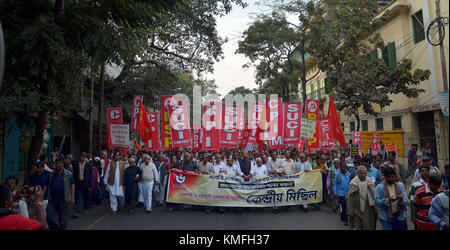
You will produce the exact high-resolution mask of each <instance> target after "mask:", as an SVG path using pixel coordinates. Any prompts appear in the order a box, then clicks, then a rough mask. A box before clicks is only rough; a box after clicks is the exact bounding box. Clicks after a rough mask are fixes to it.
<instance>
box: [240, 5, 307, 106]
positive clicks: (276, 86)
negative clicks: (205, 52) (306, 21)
mask: <svg viewBox="0 0 450 250" xmlns="http://www.w3.org/2000/svg"><path fill="white" fill-rule="evenodd" d="M242 38H243V40H242V41H240V42H239V48H238V49H237V51H236V53H240V54H244V55H245V56H246V57H248V58H249V59H250V63H248V64H245V65H244V67H249V66H250V65H253V66H255V68H256V75H255V78H256V83H257V84H259V85H260V87H261V89H262V93H264V91H265V90H267V89H272V90H276V91H275V92H272V93H270V94H277V93H278V94H280V96H282V97H283V99H284V100H288V99H289V92H294V93H296V92H297V91H296V90H297V86H298V81H297V80H296V79H295V78H296V77H290V76H292V75H293V74H294V70H295V69H296V68H297V67H299V64H298V62H297V61H296V60H294V59H293V58H292V56H293V54H294V52H295V51H296V47H297V40H298V37H297V33H296V30H295V28H294V27H291V26H290V25H289V23H288V21H287V20H286V16H285V15H284V14H283V13H281V12H273V13H271V14H270V15H259V16H258V17H257V19H256V20H255V21H254V22H253V23H252V24H251V25H250V26H249V27H248V29H247V30H246V31H244V33H243V35H242ZM266 84H268V85H269V86H266V87H265V88H264V85H266Z"/></svg>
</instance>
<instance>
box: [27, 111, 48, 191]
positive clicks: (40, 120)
mask: <svg viewBox="0 0 450 250" xmlns="http://www.w3.org/2000/svg"><path fill="white" fill-rule="evenodd" d="M46 121H47V112H46V111H41V112H39V114H38V117H36V118H35V119H34V124H35V127H34V135H33V137H32V138H31V144H30V152H29V153H28V160H27V165H26V167H25V178H24V183H23V184H24V185H26V184H27V182H28V176H30V175H31V170H32V169H33V166H34V163H35V162H36V161H37V159H38V157H39V151H40V149H41V145H42V140H43V139H44V138H43V137H44V135H43V131H44V126H45V122H46Z"/></svg>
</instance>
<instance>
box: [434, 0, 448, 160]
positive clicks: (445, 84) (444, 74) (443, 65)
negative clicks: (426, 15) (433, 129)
mask: <svg viewBox="0 0 450 250" xmlns="http://www.w3.org/2000/svg"><path fill="white" fill-rule="evenodd" d="M435 3H436V18H437V20H439V21H441V2H440V0H436V1H435ZM438 27H439V26H438ZM443 28H444V29H445V26H444V25H443ZM438 31H439V41H441V43H440V44H439V50H440V54H441V70H442V84H443V88H444V91H448V82H447V63H446V62H445V51H444V38H443V34H442V30H441V29H440V28H438ZM445 121H446V123H447V137H446V138H445V139H446V140H447V146H448V143H449V140H448V128H449V118H448V117H446V118H445ZM444 145H445V143H444ZM444 148H445V147H444ZM447 150H448V149H447ZM447 152H448V151H447ZM447 160H448V158H447Z"/></svg>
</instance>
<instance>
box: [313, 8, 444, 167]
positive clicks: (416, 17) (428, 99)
mask: <svg viewBox="0 0 450 250" xmlns="http://www.w3.org/2000/svg"><path fill="white" fill-rule="evenodd" d="M448 6H449V2H448V1H440V9H441V16H442V17H447V19H446V20H447V22H444V23H446V24H445V25H444V27H445V34H446V35H445V37H444V41H443V44H444V48H445V61H446V63H447V65H448V63H449V56H448V44H449V39H448V34H449V30H448ZM386 11H390V15H389V18H388V20H387V22H386V23H385V24H384V25H383V26H382V27H380V28H379V29H378V30H377V32H379V33H380V35H381V37H382V39H383V41H384V42H385V44H386V47H385V48H384V49H382V50H379V51H378V57H379V58H381V59H383V60H385V62H386V64H388V65H391V64H393V63H395V62H397V61H400V60H402V59H403V58H409V59H411V61H412V70H413V71H414V70H415V69H422V70H426V69H428V70H430V71H431V75H430V77H429V79H428V80H426V81H423V82H421V84H420V85H419V86H418V88H421V89H424V90H425V92H424V93H421V94H419V96H418V97H417V98H413V99H410V98H407V97H406V96H404V95H402V94H399V95H391V96H390V99H391V100H393V102H392V104H391V105H390V106H389V107H386V108H383V109H380V110H377V111H379V112H380V115H379V116H378V117H376V118H375V117H374V116H369V115H364V113H363V111H362V110H361V113H362V114H363V115H362V116H361V117H360V120H361V124H360V131H363V132H364V133H363V134H364V136H365V137H366V138H370V136H371V135H372V134H373V133H374V132H375V131H376V132H378V133H380V135H381V140H383V138H384V139H385V140H386V141H389V140H390V141H395V142H396V144H397V150H398V155H399V156H400V157H399V158H400V160H401V162H403V165H407V152H408V150H409V148H410V147H411V145H412V144H418V145H419V147H420V146H424V145H425V144H426V143H427V142H428V143H430V144H431V147H432V149H433V152H432V154H433V156H434V158H435V159H437V161H438V164H439V167H441V168H442V169H443V167H444V165H445V164H448V159H449V153H448V151H449V148H448V127H447V126H448V125H447V121H446V119H445V118H444V117H443V113H442V111H441V106H440V97H439V92H440V91H442V90H443V78H442V66H441V55H440V49H439V46H433V45H432V44H430V43H429V42H428V40H427V37H426V36H427V28H428V26H429V24H430V23H431V22H432V21H433V20H435V18H436V17H437V15H436V5H435V1H431V0H394V1H391V2H390V3H389V4H387V5H386V6H384V7H383V8H382V9H381V10H380V12H379V13H378V15H377V17H380V16H382V15H383V14H384V13H385V12H386ZM447 68H448V66H447ZM314 73H315V72H310V74H311V75H312V74H314ZM447 82H448V74H447ZM306 92H307V97H308V98H310V99H316V100H321V111H322V112H323V113H324V114H327V112H328V111H327V110H326V109H327V108H328V100H329V98H328V94H329V91H328V82H327V79H326V74H325V73H323V72H321V73H319V74H318V75H317V76H316V77H315V78H314V79H313V80H312V81H311V82H309V83H308V84H307V91H306ZM340 120H341V125H342V128H343V129H344V134H345V136H346V139H347V141H348V140H349V139H351V138H352V131H355V130H356V128H357V124H356V123H357V121H356V118H354V117H346V116H345V115H344V113H343V112H340ZM363 140H364V138H363ZM366 141H367V143H370V139H366ZM363 143H364V142H363ZM399 144H401V145H399ZM367 148H368V147H364V146H363V150H365V149H367ZM365 153H366V152H365Z"/></svg>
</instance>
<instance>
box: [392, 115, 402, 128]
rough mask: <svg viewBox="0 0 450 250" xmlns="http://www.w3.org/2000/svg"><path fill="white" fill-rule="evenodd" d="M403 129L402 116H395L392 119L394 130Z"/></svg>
mask: <svg viewBox="0 0 450 250" xmlns="http://www.w3.org/2000/svg"><path fill="white" fill-rule="evenodd" d="M400 129H402V117H401V116H393V117H392V130H400Z"/></svg>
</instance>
